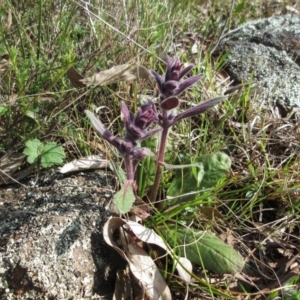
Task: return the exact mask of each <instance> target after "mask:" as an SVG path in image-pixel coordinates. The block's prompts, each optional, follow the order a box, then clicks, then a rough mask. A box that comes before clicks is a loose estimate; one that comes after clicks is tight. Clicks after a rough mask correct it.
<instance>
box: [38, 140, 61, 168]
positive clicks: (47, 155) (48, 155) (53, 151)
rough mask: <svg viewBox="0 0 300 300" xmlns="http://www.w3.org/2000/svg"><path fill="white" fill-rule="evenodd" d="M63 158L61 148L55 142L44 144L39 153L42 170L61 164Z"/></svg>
mask: <svg viewBox="0 0 300 300" xmlns="http://www.w3.org/2000/svg"><path fill="white" fill-rule="evenodd" d="M65 157H66V155H65V152H64V149H63V147H62V146H60V145H58V144H57V143H55V142H49V143H46V144H45V145H44V148H43V151H42V153H41V166H42V168H49V167H52V166H53V165H59V164H62V163H63V161H64V159H65Z"/></svg>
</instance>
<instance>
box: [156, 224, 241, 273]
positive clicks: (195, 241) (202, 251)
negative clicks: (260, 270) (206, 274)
mask: <svg viewBox="0 0 300 300" xmlns="http://www.w3.org/2000/svg"><path fill="white" fill-rule="evenodd" d="M162 233H163V236H164V237H165V239H166V241H167V242H168V243H169V244H170V246H171V247H172V248H173V249H174V251H175V252H176V254H177V255H178V256H183V257H186V258H188V259H189V260H190V261H191V262H193V263H195V264H197V265H200V266H201V267H202V268H204V269H206V270H209V271H213V272H217V273H221V274H226V273H230V274H236V273H238V272H240V271H241V270H242V269H243V267H244V261H243V257H242V256H241V255H240V254H239V253H238V252H236V251H235V250H234V249H233V248H232V247H230V246H229V245H227V244H225V243H224V242H223V241H222V240H220V239H219V238H218V237H216V236H215V235H213V234H212V233H208V232H203V231H200V230H194V229H191V228H186V227H176V228H172V229H170V228H169V229H168V230H163V231H162ZM184 245H185V246H184Z"/></svg>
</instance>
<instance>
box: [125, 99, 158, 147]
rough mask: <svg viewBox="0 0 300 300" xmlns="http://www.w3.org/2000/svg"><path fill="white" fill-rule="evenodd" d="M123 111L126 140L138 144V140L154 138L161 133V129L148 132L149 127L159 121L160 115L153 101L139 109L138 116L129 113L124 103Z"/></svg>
mask: <svg viewBox="0 0 300 300" xmlns="http://www.w3.org/2000/svg"><path fill="white" fill-rule="evenodd" d="M121 111H122V114H123V116H124V123H125V129H126V137H125V138H126V139H128V140H130V141H132V142H133V143H136V141H137V140H143V139H145V138H147V137H149V136H152V135H153V134H155V133H156V132H158V131H160V130H161V129H160V128H156V129H152V130H147V129H148V127H149V126H150V125H151V124H152V123H155V122H157V121H158V113H157V111H156V108H155V105H154V103H153V102H152V101H150V100H148V103H146V104H144V105H142V106H140V107H139V108H138V111H137V114H136V116H134V114H133V113H132V112H131V111H129V109H128V107H127V106H126V104H125V103H124V102H122V105H121Z"/></svg>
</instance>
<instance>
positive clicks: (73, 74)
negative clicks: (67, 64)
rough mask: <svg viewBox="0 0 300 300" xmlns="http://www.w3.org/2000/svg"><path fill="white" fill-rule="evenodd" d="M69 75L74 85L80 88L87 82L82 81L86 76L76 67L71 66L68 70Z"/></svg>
mask: <svg viewBox="0 0 300 300" xmlns="http://www.w3.org/2000/svg"><path fill="white" fill-rule="evenodd" d="M67 76H68V78H69V80H70V81H71V83H72V85H73V86H74V87H77V88H80V87H84V86H85V84H83V83H82V82H81V80H82V79H84V77H83V76H82V75H81V74H80V73H79V72H78V71H77V70H76V69H75V68H74V67H71V68H70V69H69V70H68V71H67Z"/></svg>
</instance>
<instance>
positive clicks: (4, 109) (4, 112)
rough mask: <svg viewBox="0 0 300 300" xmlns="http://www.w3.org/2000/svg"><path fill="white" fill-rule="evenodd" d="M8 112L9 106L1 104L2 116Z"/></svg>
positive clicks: (0, 111)
mask: <svg viewBox="0 0 300 300" xmlns="http://www.w3.org/2000/svg"><path fill="white" fill-rule="evenodd" d="M7 112H8V108H7V107H6V106H0V116H4V115H5V114H6V113H7Z"/></svg>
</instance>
